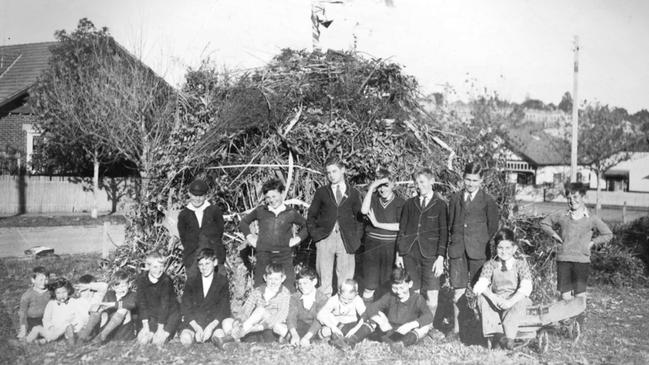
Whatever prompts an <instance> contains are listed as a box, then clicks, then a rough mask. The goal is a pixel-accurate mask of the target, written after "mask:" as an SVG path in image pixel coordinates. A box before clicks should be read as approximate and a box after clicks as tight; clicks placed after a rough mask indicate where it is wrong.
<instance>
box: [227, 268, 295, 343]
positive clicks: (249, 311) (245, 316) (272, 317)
mask: <svg viewBox="0 0 649 365" xmlns="http://www.w3.org/2000/svg"><path fill="white" fill-rule="evenodd" d="M264 280H265V281H266V284H263V285H261V286H258V287H256V288H255V289H253V291H252V292H251V293H250V296H249V297H248V299H247V300H246V302H245V303H244V305H243V308H242V309H241V313H239V315H238V316H237V320H235V322H234V324H233V329H232V337H233V338H234V339H235V340H239V339H241V338H243V337H245V336H247V335H248V334H251V333H255V332H264V333H268V331H269V330H270V331H272V333H275V334H276V335H279V337H280V339H282V338H285V337H286V334H287V332H288V331H287V328H286V318H287V316H288V308H289V302H290V300H291V293H290V292H289V291H288V289H287V288H286V287H285V286H284V285H283V283H284V280H286V275H285V274H284V268H283V266H282V265H279V264H270V265H267V266H266V274H265V275H264Z"/></svg>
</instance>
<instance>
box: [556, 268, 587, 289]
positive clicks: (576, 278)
mask: <svg viewBox="0 0 649 365" xmlns="http://www.w3.org/2000/svg"><path fill="white" fill-rule="evenodd" d="M589 272H590V263H584V262H569V261H557V288H558V289H559V292H560V293H569V292H571V291H572V292H573V293H574V294H575V295H577V294H579V293H585V292H586V286H587V284H588V274H589Z"/></svg>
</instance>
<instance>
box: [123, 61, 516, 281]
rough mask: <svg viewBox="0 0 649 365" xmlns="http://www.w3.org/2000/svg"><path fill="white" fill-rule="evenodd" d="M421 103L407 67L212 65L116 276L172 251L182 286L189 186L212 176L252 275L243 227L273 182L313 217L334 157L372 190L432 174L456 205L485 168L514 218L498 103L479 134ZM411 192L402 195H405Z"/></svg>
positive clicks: (162, 153)
mask: <svg viewBox="0 0 649 365" xmlns="http://www.w3.org/2000/svg"><path fill="white" fill-rule="evenodd" d="M420 100H421V95H420V94H419V90H418V85H417V82H416V80H415V79H414V78H413V77H411V76H408V75H406V74H405V73H403V69H402V67H401V66H400V65H398V64H395V63H391V62H388V61H386V60H381V59H370V58H365V57H361V56H359V55H358V54H355V53H348V52H334V51H328V52H326V53H321V52H318V51H316V52H312V53H311V52H305V51H292V50H284V51H282V52H281V54H279V55H278V56H277V57H275V58H274V59H273V60H272V61H271V62H270V63H269V64H268V65H267V66H266V67H263V68H261V69H257V70H252V71H249V72H244V73H228V72H219V71H217V70H216V69H215V68H214V67H212V66H210V65H209V64H204V65H203V66H201V67H200V68H199V69H196V70H190V71H189V72H188V73H187V75H186V83H185V85H184V87H183V88H182V90H181V91H180V93H179V97H178V106H177V112H176V126H175V128H174V131H173V133H172V135H171V139H170V140H169V141H168V143H166V144H164V145H161V146H158V148H157V149H156V151H155V153H157V158H156V159H155V161H156V162H155V164H156V166H155V170H156V171H157V175H154V176H152V177H153V179H152V180H151V181H150V182H149V185H148V186H149V188H150V192H149V194H147V197H149V200H148V201H146V202H144V203H143V204H142V205H144V207H139V212H140V216H139V218H138V220H137V221H136V222H134V223H136V224H135V225H134V227H135V228H133V229H130V230H129V233H128V235H129V236H128V240H129V242H131V243H132V245H130V246H129V247H128V248H124V249H123V250H122V252H121V253H119V254H118V257H117V258H116V261H115V262H116V264H117V265H114V266H125V265H128V266H132V267H137V264H138V262H139V261H140V260H141V258H142V255H143V253H144V252H145V251H147V250H149V249H152V248H161V249H163V250H164V251H165V252H167V253H168V254H169V255H171V256H173V257H174V259H173V260H170V264H169V265H170V268H169V271H170V272H172V273H176V274H178V275H179V276H182V275H180V274H181V272H182V269H181V268H180V266H179V260H178V257H179V255H180V252H181V248H180V246H179V243H178V240H177V238H174V237H173V236H174V234H173V231H174V228H173V225H174V222H173V219H170V217H173V212H174V211H177V210H178V209H179V208H180V207H181V206H182V205H184V204H186V187H187V185H188V183H189V182H190V181H191V180H193V179H194V178H196V177H202V178H206V179H207V180H209V181H210V183H211V186H212V187H213V190H212V191H211V192H210V193H209V194H210V200H211V201H212V202H213V203H216V204H219V205H220V206H221V208H222V209H223V211H224V213H225V214H226V215H228V218H230V222H229V223H228V224H227V227H226V235H225V241H226V243H227V246H228V250H229V252H230V254H231V256H230V266H231V267H233V270H234V271H235V272H238V271H240V270H239V269H238V268H234V266H233V265H235V264H238V262H239V261H238V256H239V254H238V249H237V248H239V247H240V246H241V244H242V239H241V236H240V235H238V234H237V233H236V229H235V227H236V223H237V222H238V218H239V217H240V215H241V214H243V213H244V212H246V211H248V210H250V209H252V208H254V207H255V206H256V205H258V204H259V203H260V202H261V192H260V190H261V184H262V183H263V181H265V180H267V179H269V178H271V177H277V178H280V179H282V180H284V181H285V182H286V185H287V187H288V189H287V199H289V203H290V204H294V205H295V206H297V207H298V208H299V209H302V211H304V210H303V209H304V208H305V207H306V206H307V205H308V203H309V202H310V201H311V198H312V195H313V193H314V191H315V189H316V188H317V187H318V186H320V185H321V184H324V183H325V182H326V179H325V177H324V176H323V175H322V172H321V171H323V167H324V166H323V164H324V161H325V160H326V159H327V158H328V157H330V156H340V157H342V158H343V159H344V161H345V163H346V165H347V167H348V168H347V171H348V177H349V180H350V182H351V183H352V184H355V185H356V186H358V187H360V188H361V189H362V188H363V185H364V184H366V183H368V182H370V181H371V180H372V179H374V172H375V170H376V168H378V167H386V168H388V169H390V170H391V171H392V172H393V173H394V175H395V177H396V179H397V180H400V181H407V180H410V178H411V174H412V173H413V172H414V171H416V170H417V169H419V168H422V167H428V168H431V169H432V170H433V171H434V172H435V173H436V174H437V178H438V181H439V186H438V190H439V191H440V192H442V193H444V194H448V193H451V192H453V191H455V190H457V189H459V187H460V184H461V181H460V180H461V169H462V168H463V166H464V164H465V163H466V162H467V161H470V160H476V159H477V160H480V161H482V162H483V163H484V164H485V165H486V166H487V168H488V173H487V176H486V178H485V182H486V186H487V187H488V189H489V190H490V191H491V192H492V193H493V194H494V195H495V196H496V197H497V198H498V201H499V203H500V204H501V206H502V208H503V209H502V211H503V212H504V213H503V214H505V215H506V214H507V212H508V209H507V207H508V202H509V201H508V197H509V196H510V194H509V193H510V192H509V190H508V189H507V188H506V184H505V183H504V176H503V175H502V174H501V173H500V172H498V171H501V168H502V166H503V162H504V160H503V158H504V156H502V154H500V153H499V151H500V150H501V149H500V148H499V145H498V143H499V142H498V139H497V138H496V128H493V127H492V124H493V123H494V122H495V117H494V115H495V113H493V112H494V111H495V103H494V102H493V100H491V99H489V98H483V99H480V100H478V101H476V103H475V106H476V107H475V111H476V113H475V115H474V118H473V120H472V121H470V122H468V123H467V122H464V121H461V120H459V119H458V118H457V117H454V116H453V114H452V113H448V112H447V111H446V110H445V109H444V108H438V109H436V110H434V111H432V112H427V111H426V110H425V109H424V108H423V107H422V105H421V103H420ZM411 189H412V186H408V184H402V185H399V190H401V193H402V195H403V196H409V195H410V194H411V193H412V190H411ZM170 232H171V234H170ZM303 245H307V246H308V245H309V243H308V242H307V243H303Z"/></svg>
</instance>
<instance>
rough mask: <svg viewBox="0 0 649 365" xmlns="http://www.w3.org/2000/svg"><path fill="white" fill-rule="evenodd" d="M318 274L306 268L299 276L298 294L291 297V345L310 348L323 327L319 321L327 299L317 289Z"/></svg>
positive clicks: (289, 324)
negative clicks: (318, 316) (318, 317)
mask: <svg viewBox="0 0 649 365" xmlns="http://www.w3.org/2000/svg"><path fill="white" fill-rule="evenodd" d="M317 284H318V274H316V272H315V270H313V269H312V268H310V267H304V268H303V269H302V270H300V272H299V273H298V274H297V288H298V292H297V293H293V295H291V301H290V303H289V308H288V319H287V320H286V323H287V327H288V332H289V334H290V335H291V345H293V346H302V347H309V346H310V345H311V340H312V339H313V337H314V336H316V335H317V334H318V332H319V331H320V328H321V327H322V325H321V324H320V322H318V320H317V318H316V317H317V315H318V312H319V311H320V309H321V308H322V307H323V306H324V305H325V303H326V302H327V297H326V296H325V295H324V294H323V293H322V292H321V291H319V290H317V289H316V285H317Z"/></svg>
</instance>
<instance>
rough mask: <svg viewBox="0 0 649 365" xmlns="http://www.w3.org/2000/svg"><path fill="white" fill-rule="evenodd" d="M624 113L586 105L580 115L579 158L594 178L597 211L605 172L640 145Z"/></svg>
mask: <svg viewBox="0 0 649 365" xmlns="http://www.w3.org/2000/svg"><path fill="white" fill-rule="evenodd" d="M626 115H627V114H626V112H625V111H623V110H622V109H619V108H613V109H610V108H609V107H608V106H606V105H604V106H602V105H599V104H595V105H587V106H586V107H585V108H584V109H583V110H581V111H580V115H579V138H578V140H579V142H578V148H579V155H580V160H581V161H582V162H583V163H586V164H588V165H590V167H591V169H592V170H593V171H594V172H595V173H596V175H597V195H596V209H597V211H599V210H600V208H601V204H600V201H599V192H600V190H601V186H600V181H601V180H602V179H603V178H604V172H606V170H608V169H609V168H611V167H613V166H614V165H616V164H618V163H620V162H622V161H624V160H627V159H629V158H630V154H629V152H630V151H633V150H634V149H635V148H636V147H637V146H638V145H639V143H640V142H641V138H640V137H639V134H638V133H637V132H636V131H635V128H633V125H632V124H631V123H629V122H628V121H627V120H626Z"/></svg>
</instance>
